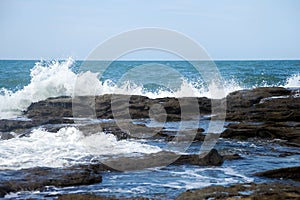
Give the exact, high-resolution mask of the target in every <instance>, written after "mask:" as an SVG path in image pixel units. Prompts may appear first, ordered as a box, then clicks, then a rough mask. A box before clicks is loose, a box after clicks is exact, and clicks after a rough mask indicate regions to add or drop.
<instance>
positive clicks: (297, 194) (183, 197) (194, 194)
mask: <svg viewBox="0 0 300 200" xmlns="http://www.w3.org/2000/svg"><path fill="white" fill-rule="evenodd" d="M196 199H197V200H201V199H216V200H229V199H245V200H246V199H261V200H269V199H295V200H296V199H300V186H293V185H285V184H281V183H265V184H255V183H244V184H236V185H232V186H227V187H226V186H209V187H206V188H202V189H195V190H187V191H186V192H183V193H181V194H180V195H179V196H178V197H177V198H176V200H196Z"/></svg>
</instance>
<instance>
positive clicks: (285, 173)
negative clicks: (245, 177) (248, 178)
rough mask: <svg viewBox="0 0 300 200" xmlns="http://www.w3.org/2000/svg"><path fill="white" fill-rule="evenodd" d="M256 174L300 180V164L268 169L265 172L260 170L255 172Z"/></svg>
mask: <svg viewBox="0 0 300 200" xmlns="http://www.w3.org/2000/svg"><path fill="white" fill-rule="evenodd" d="M254 176H262V177H268V178H280V179H292V180H294V181H300V166H299V167H288V168H281V169H274V170H268V171H265V172H258V173H255V174H254Z"/></svg>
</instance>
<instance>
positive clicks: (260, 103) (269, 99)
mask: <svg viewBox="0 0 300 200" xmlns="http://www.w3.org/2000/svg"><path fill="white" fill-rule="evenodd" d="M299 107H300V98H298V97H296V96H295V95H294V94H293V91H291V90H288V89H285V88H280V87H261V88H256V89H253V90H241V91H236V92H233V93H230V94H229V95H228V96H227V115H226V119H227V120H230V121H256V122H268V121H299V120H300V110H299Z"/></svg>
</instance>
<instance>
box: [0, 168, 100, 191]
mask: <svg viewBox="0 0 300 200" xmlns="http://www.w3.org/2000/svg"><path fill="white" fill-rule="evenodd" d="M99 169H100V170H103V169H105V168H103V167H102V168H99ZM99 169H98V170H99ZM98 172H99V171H95V170H93V169H92V168H80V167H71V168H64V169H54V168H45V167H36V168H31V169H22V170H18V171H11V172H9V171H7V174H9V173H12V174H14V175H13V177H17V178H15V179H12V180H5V181H0V197H3V196H4V195H5V194H8V193H10V192H17V191H26V190H29V191H31V190H41V189H43V188H44V187H45V186H56V187H68V186H76V185H89V184H95V183H100V182H101V181H102V176H101V175H100V174H99V173H98Z"/></svg>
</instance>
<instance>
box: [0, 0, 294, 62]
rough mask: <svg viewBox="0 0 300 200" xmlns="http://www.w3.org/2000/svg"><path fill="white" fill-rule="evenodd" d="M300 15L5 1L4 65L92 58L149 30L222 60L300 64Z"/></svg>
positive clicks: (153, 4)
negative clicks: (178, 37) (116, 40)
mask: <svg viewBox="0 0 300 200" xmlns="http://www.w3.org/2000/svg"><path fill="white" fill-rule="evenodd" d="M299 10H300V1H299V0H223V1H219V0H211V1H202V0H151V1H149V0H110V1H104V0H81V1H79V0H0V27H1V28H0V59H66V58H68V57H72V58H73V59H85V58H86V57H87V56H88V55H89V53H90V52H91V51H92V50H93V49H95V48H96V47H97V46H98V45H99V44H101V43H102V42H104V41H105V40H107V39H109V38H111V37H112V36H114V35H116V34H119V33H121V32H124V31H129V30H132V29H136V28H143V27H159V28H167V29H171V30H175V31H178V32H180V33H182V34H185V35H187V36H188V37H190V38H192V39H193V40H195V41H196V42H197V43H198V44H200V45H202V46H203V47H204V48H205V49H206V51H207V53H208V54H209V55H210V57H211V58H212V59H215V60H248V59H300V12H299ZM152 53H153V55H152V56H153V57H154V59H155V58H157V59H160V58H161V59H167V58H170V59H171V58H172V56H171V57H168V55H159V53H157V52H152ZM156 53H157V54H156ZM150 54H151V52H150V53H149V52H145V54H143V53H137V54H135V55H129V56H128V58H129V59H130V58H131V59H145V58H146V57H147V56H149V55H150ZM130 56H131V57H130ZM150 57H151V56H150ZM125 59H126V58H125ZM146 59H147V58H146Z"/></svg>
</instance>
